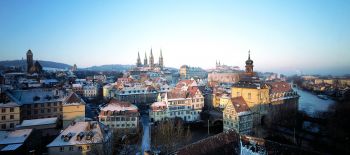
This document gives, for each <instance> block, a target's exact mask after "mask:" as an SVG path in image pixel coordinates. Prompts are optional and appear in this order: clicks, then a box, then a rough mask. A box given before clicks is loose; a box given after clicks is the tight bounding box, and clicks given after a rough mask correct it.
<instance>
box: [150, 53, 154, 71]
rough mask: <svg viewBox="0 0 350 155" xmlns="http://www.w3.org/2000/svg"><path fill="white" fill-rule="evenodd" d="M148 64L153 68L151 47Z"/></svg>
mask: <svg viewBox="0 0 350 155" xmlns="http://www.w3.org/2000/svg"><path fill="white" fill-rule="evenodd" d="M149 65H150V67H151V68H154V57H153V53H152V48H151V55H150V56H149Z"/></svg>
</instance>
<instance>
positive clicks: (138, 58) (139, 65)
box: [136, 52, 142, 67]
mask: <svg viewBox="0 0 350 155" xmlns="http://www.w3.org/2000/svg"><path fill="white" fill-rule="evenodd" d="M141 65H142V64H141V59H140V52H137V62H136V66H137V67H141Z"/></svg>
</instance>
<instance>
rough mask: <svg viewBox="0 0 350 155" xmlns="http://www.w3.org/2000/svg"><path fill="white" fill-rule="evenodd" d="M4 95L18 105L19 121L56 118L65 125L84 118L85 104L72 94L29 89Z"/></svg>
mask: <svg viewBox="0 0 350 155" xmlns="http://www.w3.org/2000/svg"><path fill="white" fill-rule="evenodd" d="M6 95H7V96H8V97H9V98H10V100H12V101H13V102H15V103H17V104H19V105H20V109H21V110H20V111H21V112H20V118H21V119H20V120H29V119H39V118H52V117H57V118H58V119H59V120H60V122H61V121H63V122H62V123H63V124H64V125H65V124H69V123H70V121H73V120H75V119H76V118H84V117H85V102H84V101H83V100H82V99H81V98H80V97H79V96H78V95H77V94H75V93H72V92H66V91H62V90H57V89H31V90H14V91H8V92H6Z"/></svg>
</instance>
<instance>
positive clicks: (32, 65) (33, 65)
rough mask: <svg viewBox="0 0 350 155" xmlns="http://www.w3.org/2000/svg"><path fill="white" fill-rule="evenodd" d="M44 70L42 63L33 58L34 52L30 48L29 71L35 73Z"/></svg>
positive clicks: (28, 55)
mask: <svg viewBox="0 0 350 155" xmlns="http://www.w3.org/2000/svg"><path fill="white" fill-rule="evenodd" d="M42 72H43V67H42V66H41V64H40V63H39V61H35V62H34V60H33V53H32V51H31V50H30V49H29V50H28V51H27V73H29V74H33V73H37V74H39V73H42Z"/></svg>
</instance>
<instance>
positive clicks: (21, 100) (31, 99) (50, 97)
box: [8, 89, 67, 104]
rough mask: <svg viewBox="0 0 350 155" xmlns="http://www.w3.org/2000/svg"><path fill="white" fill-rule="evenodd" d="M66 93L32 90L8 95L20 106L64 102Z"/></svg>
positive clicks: (12, 92) (51, 90)
mask: <svg viewBox="0 0 350 155" xmlns="http://www.w3.org/2000/svg"><path fill="white" fill-rule="evenodd" d="M66 95H67V94H66V93H64V92H63V91H62V90H55V89H50V90H46V89H30V90H15V91H11V92H10V93H8V96H9V97H10V98H11V100H13V101H15V102H16V103H18V104H35V103H47V102H57V101H63V99H64V98H65V97H66Z"/></svg>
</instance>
